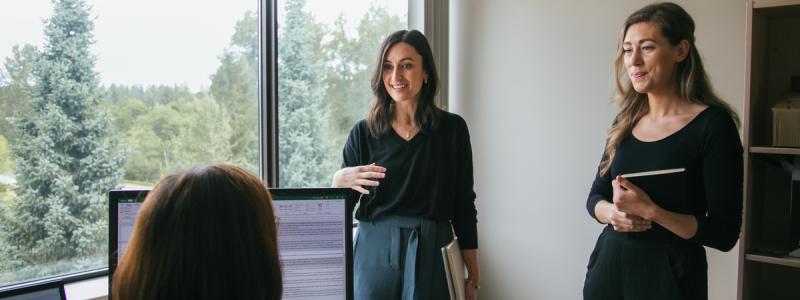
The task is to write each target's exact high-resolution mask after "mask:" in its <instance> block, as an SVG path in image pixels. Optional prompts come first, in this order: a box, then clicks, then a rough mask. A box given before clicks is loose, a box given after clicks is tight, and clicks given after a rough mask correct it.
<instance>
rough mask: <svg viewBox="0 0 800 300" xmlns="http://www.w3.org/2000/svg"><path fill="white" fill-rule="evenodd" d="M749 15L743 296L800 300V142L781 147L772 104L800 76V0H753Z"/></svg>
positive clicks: (740, 293)
mask: <svg viewBox="0 0 800 300" xmlns="http://www.w3.org/2000/svg"><path fill="white" fill-rule="evenodd" d="M746 14H747V22H746V23H747V33H746V36H747V39H746V57H747V60H746V69H745V74H746V79H745V111H744V117H743V132H744V146H745V147H744V148H745V158H744V162H745V170H744V172H745V173H744V174H745V176H744V195H745V196H744V198H745V199H744V222H743V228H742V236H741V243H740V255H739V282H738V299H739V300H750V299H771V300H780V299H792V300H797V299H800V258H794V257H791V256H789V255H787V253H788V252H789V251H791V250H793V249H797V248H798V247H800V245H798V239H800V236H799V235H798V234H800V228H799V227H798V226H800V184H799V183H800V181H798V180H800V176H798V175H799V174H800V173H798V172H800V170H798V168H800V147H778V146H775V144H776V143H775V141H773V130H774V128H773V125H774V122H775V120H773V111H772V108H773V107H774V106H775V105H776V103H778V102H780V101H782V100H783V99H785V96H786V95H787V94H789V93H790V92H791V89H792V85H791V78H792V76H800V0H780V1H777V0H773V1H749V0H748V1H747V12H746ZM797 105H800V103H797ZM797 134H798V135H800V131H798V132H797ZM793 172H795V174H794V175H793ZM793 178H794V179H793Z"/></svg>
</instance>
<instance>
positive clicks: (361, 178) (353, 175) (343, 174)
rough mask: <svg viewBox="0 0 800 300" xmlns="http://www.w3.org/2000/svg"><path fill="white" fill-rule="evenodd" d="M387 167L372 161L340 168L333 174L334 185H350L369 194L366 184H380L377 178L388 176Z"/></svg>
mask: <svg viewBox="0 0 800 300" xmlns="http://www.w3.org/2000/svg"><path fill="white" fill-rule="evenodd" d="M385 173H386V168H384V167H381V166H376V165H375V163H371V164H369V165H366V166H356V167H348V168H343V169H340V170H339V171H336V173H334V174H333V187H349V188H351V189H353V190H356V191H358V192H360V193H362V194H369V191H368V190H367V189H366V188H364V187H365V186H378V185H379V184H380V183H379V182H378V181H377V180H372V179H378V178H383V177H385V176H386V174H385Z"/></svg>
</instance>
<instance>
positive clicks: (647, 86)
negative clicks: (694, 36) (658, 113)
mask: <svg viewBox="0 0 800 300" xmlns="http://www.w3.org/2000/svg"><path fill="white" fill-rule="evenodd" d="M622 51H623V58H624V63H625V69H626V70H627V72H628V77H629V78H630V80H631V83H632V84H633V88H634V89H635V90H636V91H637V92H639V93H654V92H655V93H661V92H670V91H671V90H674V88H675V86H676V84H677V82H676V80H675V76H674V75H673V74H674V70H675V68H676V66H677V64H678V63H680V62H681V61H683V60H684V59H685V58H686V54H687V52H688V42H687V41H686V40H683V41H681V42H680V43H678V45H672V44H670V42H669V41H668V40H667V38H666V37H664V35H662V34H661V29H660V28H659V27H658V25H657V24H655V23H652V22H640V23H636V24H633V25H631V26H630V27H628V30H627V31H626V33H625V38H624V39H623V44H622Z"/></svg>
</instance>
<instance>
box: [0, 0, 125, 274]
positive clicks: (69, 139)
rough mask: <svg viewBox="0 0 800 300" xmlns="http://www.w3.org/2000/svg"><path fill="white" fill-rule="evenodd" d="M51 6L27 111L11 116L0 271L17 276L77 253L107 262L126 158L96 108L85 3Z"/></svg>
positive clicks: (63, 0)
mask: <svg viewBox="0 0 800 300" xmlns="http://www.w3.org/2000/svg"><path fill="white" fill-rule="evenodd" d="M54 5H55V7H54V10H53V16H52V18H51V19H50V20H48V22H47V23H46V27H45V39H46V43H45V45H44V48H43V50H42V53H41V54H39V56H38V59H37V60H36V61H35V62H34V63H33V66H32V68H31V75H32V78H33V79H34V80H33V84H32V85H30V86H29V87H28V88H27V89H26V90H27V94H28V95H29V97H30V103H31V106H30V112H29V113H28V114H26V115H23V116H21V117H18V118H15V120H14V125H15V128H16V131H15V132H16V134H17V139H16V141H15V142H14V143H13V144H12V149H11V150H12V151H11V152H12V155H13V157H14V161H15V166H14V175H15V178H16V181H17V184H16V188H15V192H16V197H15V198H14V200H13V201H12V202H11V204H10V206H9V207H8V213H6V214H3V217H2V218H1V219H0V224H2V225H1V226H2V228H3V231H2V233H1V234H2V239H3V240H4V247H3V249H0V251H1V252H2V254H0V257H2V258H3V259H2V261H1V262H0V270H13V271H14V273H15V274H17V273H18V272H21V271H20V270H25V269H27V270H30V272H31V274H35V275H37V276H42V275H48V274H52V272H54V270H55V269H58V268H49V267H47V266H48V265H60V264H62V262H64V261H66V260H70V259H72V258H75V257H81V259H79V261H80V260H83V261H84V263H85V264H86V265H92V266H103V265H105V264H106V262H105V260H104V259H102V257H103V256H102V255H101V254H104V253H105V252H106V245H107V244H108V241H107V236H108V230H107V229H108V224H107V223H108V220H107V218H108V210H107V205H106V193H107V192H108V190H110V189H112V188H114V187H116V186H117V183H118V182H120V179H121V165H122V162H123V161H124V153H120V152H118V151H116V149H117V141H116V138H115V136H114V135H113V134H112V133H113V132H111V131H110V129H111V126H110V125H111V121H110V116H109V115H108V114H107V113H106V112H105V111H103V110H101V109H99V108H100V107H101V106H100V105H99V90H98V78H97V73H95V71H94V70H93V68H94V61H95V57H94V55H92V54H91V53H90V52H89V47H90V46H91V44H92V43H93V35H92V30H93V26H94V25H93V23H92V20H91V19H90V17H89V8H88V6H87V5H86V3H85V2H84V1H83V0H60V1H54ZM87 257H99V258H100V259H96V260H86V258H87ZM68 265H72V266H74V263H73V262H70V263H68ZM73 270H74V269H73Z"/></svg>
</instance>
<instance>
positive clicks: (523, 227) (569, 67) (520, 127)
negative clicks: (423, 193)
mask: <svg viewBox="0 0 800 300" xmlns="http://www.w3.org/2000/svg"><path fill="white" fill-rule="evenodd" d="M647 3H649V1H642V0H637V1H630V0H626V1H622V0H614V1H611V0H608V1H591V0H570V1H513V0H492V1H482V0H455V1H451V2H450V5H451V16H450V17H451V27H450V28H451V29H450V30H451V44H450V55H451V56H450V76H451V79H450V84H451V85H450V108H451V110H452V111H454V112H456V113H459V114H461V115H462V116H464V118H465V119H466V120H467V122H468V124H469V127H470V131H471V134H472V143H473V151H474V161H475V183H476V184H475V190H476V192H477V194H478V218H479V224H478V230H479V234H480V249H481V268H482V278H483V279H482V290H481V298H483V299H580V298H581V295H582V294H581V290H582V287H583V279H584V275H585V271H586V263H587V260H588V257H589V253H590V252H591V250H592V248H593V246H594V243H595V240H596V238H597V235H598V234H599V233H600V231H601V229H602V226H601V225H599V224H597V223H596V222H595V221H593V220H592V219H591V218H590V217H589V215H588V214H587V213H586V210H585V208H584V207H585V201H586V197H587V194H588V190H589V186H590V185H591V181H592V179H593V177H594V172H595V171H596V168H597V164H598V162H599V159H600V155H601V154H602V151H603V144H604V139H605V132H606V128H607V127H608V125H609V123H610V122H611V120H612V118H613V116H614V114H615V111H616V106H615V105H614V104H611V103H610V97H611V96H612V92H613V64H612V61H613V59H614V54H615V50H616V43H617V38H618V37H617V35H618V33H619V30H620V28H619V26H620V25H621V24H622V22H623V21H624V19H625V18H626V17H627V16H628V15H629V14H630V13H632V12H633V11H635V10H636V9H638V8H640V7H642V6H644V5H645V4H647ZM678 3H680V4H681V5H682V6H683V7H684V8H686V9H687V11H688V12H689V13H690V14H691V15H692V16H693V17H694V19H695V22H696V23H697V32H696V36H697V40H698V42H697V46H698V48H699V49H700V50H701V54H702V55H703V59H704V62H705V65H706V67H707V70H708V72H709V76H710V77H711V79H712V82H713V84H714V86H715V87H716V89H717V91H718V92H719V94H720V95H721V96H722V97H723V98H724V99H726V100H727V101H728V102H730V103H731V104H732V105H733V106H734V107H735V108H736V109H737V110H738V111H739V112H740V113H743V103H744V59H745V49H744V46H745V1H743V0H739V1H731V0H706V1H688V0H687V1H678ZM707 253H708V256H709V265H710V267H709V290H710V298H711V299H735V297H736V276H737V258H738V248H735V249H734V250H733V251H731V252H729V253H722V252H719V251H717V250H712V249H709V250H708V251H707Z"/></svg>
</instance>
